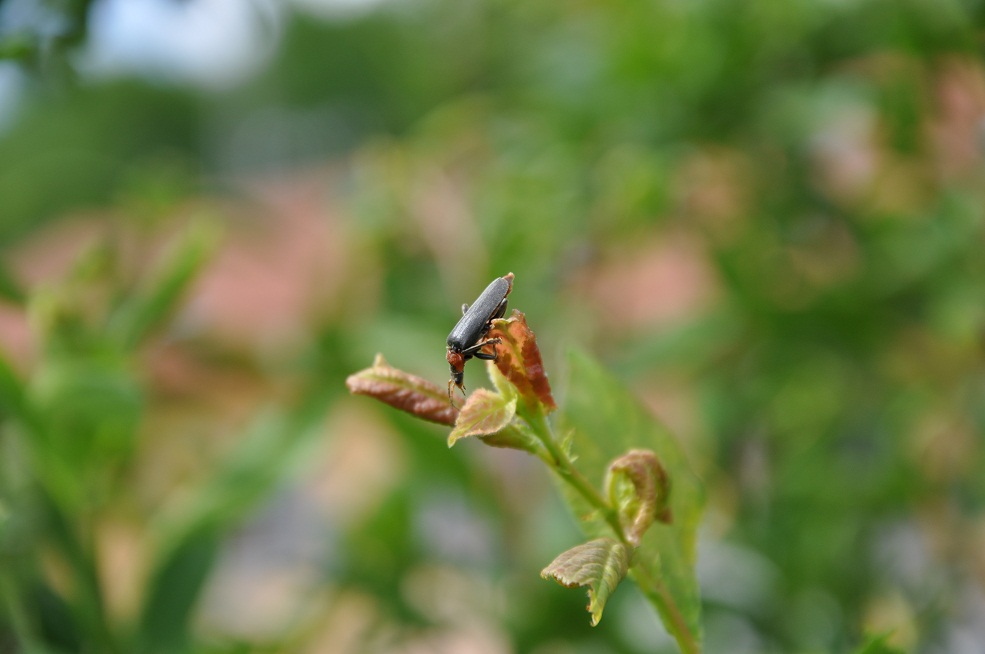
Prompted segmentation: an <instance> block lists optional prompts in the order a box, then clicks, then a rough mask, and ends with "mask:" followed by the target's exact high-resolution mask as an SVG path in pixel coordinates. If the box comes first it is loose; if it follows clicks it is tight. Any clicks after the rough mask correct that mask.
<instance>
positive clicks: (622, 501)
mask: <svg viewBox="0 0 985 654" xmlns="http://www.w3.org/2000/svg"><path fill="white" fill-rule="evenodd" d="M605 487H606V490H607V493H608V495H609V503H610V504H611V505H612V506H614V507H616V509H617V510H618V512H619V522H620V524H622V528H623V533H624V534H625V535H626V539H627V540H629V542H630V544H631V545H633V546H638V545H639V544H640V541H641V540H642V539H643V534H645V533H646V530H647V529H649V528H650V525H652V524H653V521H654V520H659V521H660V522H663V523H666V524H670V522H671V511H670V505H669V504H668V497H669V495H670V480H669V479H668V478H667V473H666V471H665V470H664V469H663V466H662V465H660V460H659V459H658V458H657V455H656V454H654V453H653V452H651V451H649V450H630V451H629V452H626V454H623V455H622V456H621V457H619V458H618V459H616V460H615V461H613V462H612V463H610V464H609V472H608V474H607V475H606V479H605Z"/></svg>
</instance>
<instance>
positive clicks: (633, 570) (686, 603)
mask: <svg viewBox="0 0 985 654" xmlns="http://www.w3.org/2000/svg"><path fill="white" fill-rule="evenodd" d="M568 371H569V376H570V381H569V384H568V390H567V394H566V397H565V403H564V406H563V407H562V410H561V416H560V418H561V420H560V422H561V429H560V430H559V431H560V432H562V433H564V432H568V433H570V434H571V449H572V452H573V454H574V455H576V456H577V457H578V467H579V469H581V470H583V471H584V472H585V475H586V476H587V477H588V481H589V482H590V483H592V484H593V485H595V486H596V487H597V488H598V487H602V484H603V478H602V477H603V474H604V471H605V470H606V468H607V465H608V462H609V461H611V460H613V459H616V458H617V457H619V456H620V455H622V454H623V453H624V452H626V451H628V450H632V449H636V448H645V449H647V450H651V451H652V452H653V453H654V454H656V456H657V457H659V460H660V462H661V464H662V466H663V468H664V469H665V470H666V473H667V475H668V476H669V478H670V479H671V480H673V486H674V492H673V493H672V494H671V495H670V497H669V507H670V508H669V510H670V511H671V514H672V515H673V518H674V519H673V522H672V523H671V524H669V525H664V524H659V523H655V524H654V525H653V526H652V527H650V529H648V530H647V531H646V534H645V535H644V536H643V539H642V540H641V542H640V546H639V548H638V549H637V552H636V554H635V556H634V557H633V564H632V566H631V567H630V575H631V576H632V577H633V579H634V580H635V581H636V582H637V584H639V586H640V589H641V590H642V591H643V593H644V595H646V597H647V598H648V599H649V600H650V601H651V602H652V603H653V604H654V606H655V607H656V608H657V611H658V612H659V614H660V617H661V619H662V621H663V623H664V626H665V627H666V628H667V630H668V631H669V632H670V634H671V635H673V636H674V637H675V638H676V639H677V642H678V644H679V645H680V647H681V649H682V650H683V651H685V652H696V651H700V645H699V642H700V621H699V617H700V616H699V613H700V606H701V605H700V601H699V596H698V583H697V579H696V577H695V571H694V564H695V536H696V531H697V526H698V520H699V518H700V514H701V507H702V504H703V491H702V488H701V484H700V482H699V481H698V479H697V478H696V477H695V476H694V473H693V472H691V469H690V468H689V467H688V464H687V461H686V460H685V459H684V454H683V452H682V451H681V448H680V446H679V445H678V444H677V442H676V441H675V440H674V439H673V437H672V436H671V435H670V434H669V433H668V432H667V430H666V429H665V428H664V427H663V426H662V425H660V424H659V423H658V422H657V421H656V420H655V419H654V418H653V416H652V415H650V413H649V412H648V411H647V410H646V409H645V408H644V407H643V406H642V405H640V403H639V402H638V401H637V400H636V399H635V398H634V397H633V394H632V392H631V391H629V390H628V389H626V388H625V387H623V386H622V385H621V384H619V382H617V381H616V380H615V379H613V378H612V377H611V376H610V375H609V374H608V373H607V372H605V370H603V369H602V368H601V367H600V366H599V365H598V364H596V363H595V362H594V361H592V360H591V359H590V358H589V357H588V356H586V355H584V354H581V353H577V352H572V353H571V354H570V355H569V357H568ZM565 495H566V499H567V501H568V504H569V506H570V508H571V510H572V512H573V514H574V515H575V516H579V517H581V526H582V529H583V530H584V531H585V533H587V534H588V535H589V536H591V537H600V536H611V533H612V532H611V530H610V527H609V525H608V523H607V522H606V521H605V520H604V519H603V517H602V516H600V515H599V514H598V512H596V511H593V510H592V507H591V506H589V505H588V504H587V503H586V502H585V501H584V500H583V499H582V498H581V497H580V496H579V495H577V494H576V493H573V492H570V491H568V490H567V489H565Z"/></svg>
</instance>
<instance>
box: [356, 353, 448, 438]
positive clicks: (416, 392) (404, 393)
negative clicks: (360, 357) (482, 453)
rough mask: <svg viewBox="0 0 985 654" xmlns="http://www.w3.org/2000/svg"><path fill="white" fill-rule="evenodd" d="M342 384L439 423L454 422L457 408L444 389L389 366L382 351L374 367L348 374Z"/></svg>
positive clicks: (360, 393) (375, 360)
mask: <svg viewBox="0 0 985 654" xmlns="http://www.w3.org/2000/svg"><path fill="white" fill-rule="evenodd" d="M345 385H346V387H347V388H348V389H349V392H350V393H353V394H355V395H369V396H370V397H375V398H376V399H378V400H379V401H381V402H383V403H385V404H389V405H390V406H392V407H394V408H397V409H400V410H401V411H406V412H407V413H410V414H411V415H415V416H417V417H418V418H422V419H424V420H430V421H431V422H437V423H439V424H442V425H449V426H450V425H454V424H455V419H456V418H457V417H458V409H456V408H455V407H453V406H452V405H451V403H450V402H449V401H448V393H447V391H446V389H444V388H440V387H439V386H438V385H437V384H433V383H431V382H429V381H428V380H426V379H422V378H421V377H418V376H416V375H412V374H410V373H409V372H404V371H403V370H400V369H398V368H394V367H392V366H391V365H390V364H388V363H387V362H386V361H385V360H384V359H383V355H382V354H377V355H376V359H374V360H373V366H372V367H371V368H366V369H365V370H360V371H359V372H357V373H353V374H351V375H349V376H348V377H347V378H346V380H345Z"/></svg>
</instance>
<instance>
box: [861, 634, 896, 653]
mask: <svg viewBox="0 0 985 654" xmlns="http://www.w3.org/2000/svg"><path fill="white" fill-rule="evenodd" d="M891 636H892V633H891V632H890V633H885V634H878V635H871V636H869V637H868V639H866V641H865V643H864V644H863V645H862V646H861V647H859V648H858V649H857V650H855V654H905V653H904V650H901V649H898V648H896V647H893V646H892V645H890V644H889V642H888V641H889V638H890V637H891Z"/></svg>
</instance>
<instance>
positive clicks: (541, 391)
mask: <svg viewBox="0 0 985 654" xmlns="http://www.w3.org/2000/svg"><path fill="white" fill-rule="evenodd" d="M489 338H499V339H500V340H501V341H502V342H501V343H500V345H498V346H497V347H496V354H497V355H498V356H497V358H496V362H495V363H496V367H497V368H498V369H499V371H500V372H501V373H503V376H504V377H506V378H507V379H508V380H509V381H510V383H511V384H513V385H514V386H515V387H516V389H517V391H518V392H519V394H520V397H522V398H523V399H524V400H525V401H526V402H528V403H530V404H537V403H539V404H541V405H542V406H543V407H544V410H545V411H553V410H554V409H556V408H557V405H556V404H555V403H554V398H553V397H552V396H551V385H550V383H549V382H548V381H547V373H546V372H545V371H544V362H543V360H542V359H541V357H540V349H539V348H538V347H537V339H536V337H535V336H534V333H533V332H532V331H531V330H530V328H529V327H527V318H526V316H524V315H523V313H522V312H520V311H517V310H516V309H514V310H513V313H512V314H511V315H510V317H509V318H506V319H500V320H494V321H493V323H492V329H491V330H490V331H489Z"/></svg>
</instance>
